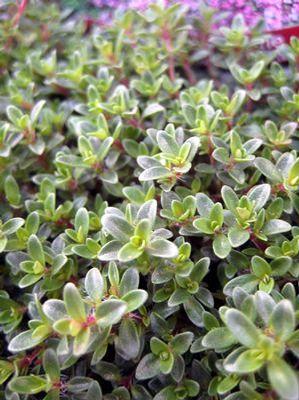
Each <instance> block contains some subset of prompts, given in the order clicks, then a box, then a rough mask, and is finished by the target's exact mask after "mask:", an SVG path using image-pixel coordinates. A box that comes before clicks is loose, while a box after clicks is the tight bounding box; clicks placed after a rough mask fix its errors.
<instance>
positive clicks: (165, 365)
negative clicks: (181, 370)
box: [160, 353, 174, 375]
mask: <svg viewBox="0 0 299 400" xmlns="http://www.w3.org/2000/svg"><path fill="white" fill-rule="evenodd" d="M173 365H174V356H173V354H172V353H168V358H167V359H165V360H161V359H160V370H161V372H162V373H163V374H165V375H167V374H170V372H171V370H172V368H173Z"/></svg>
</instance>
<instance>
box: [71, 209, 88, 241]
mask: <svg viewBox="0 0 299 400" xmlns="http://www.w3.org/2000/svg"><path fill="white" fill-rule="evenodd" d="M74 226H75V231H76V232H79V231H80V232H81V234H82V235H83V237H86V236H87V234H88V230H89V215H88V211H87V210H86V208H83V207H82V208H79V210H78V211H77V212H76V216H75V225H74Z"/></svg>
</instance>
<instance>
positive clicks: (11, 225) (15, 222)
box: [1, 218, 25, 235]
mask: <svg viewBox="0 0 299 400" xmlns="http://www.w3.org/2000/svg"><path fill="white" fill-rule="evenodd" d="M24 222H25V221H24V220H23V218H11V219H10V220H8V221H7V222H5V223H4V224H3V226H2V229H1V230H2V232H3V233H4V234H5V235H12V234H13V233H15V232H16V231H17V230H18V229H19V228H20V227H21V226H22V225H24Z"/></svg>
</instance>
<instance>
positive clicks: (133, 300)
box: [121, 289, 148, 313]
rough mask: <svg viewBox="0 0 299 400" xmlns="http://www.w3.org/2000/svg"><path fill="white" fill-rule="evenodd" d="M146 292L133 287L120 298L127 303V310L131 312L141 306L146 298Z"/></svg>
mask: <svg viewBox="0 0 299 400" xmlns="http://www.w3.org/2000/svg"><path fill="white" fill-rule="evenodd" d="M147 298H148V294H147V292H146V291H145V290H142V289H135V290H131V291H130V292H128V293H126V294H125V295H124V296H123V297H122V298H121V299H122V301H125V302H126V303H127V312H128V313H129V312H132V311H134V310H137V309H138V308H139V307H141V306H142V305H143V304H144V303H145V302H146V300H147Z"/></svg>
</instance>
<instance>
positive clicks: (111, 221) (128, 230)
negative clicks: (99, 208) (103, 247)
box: [102, 214, 134, 242]
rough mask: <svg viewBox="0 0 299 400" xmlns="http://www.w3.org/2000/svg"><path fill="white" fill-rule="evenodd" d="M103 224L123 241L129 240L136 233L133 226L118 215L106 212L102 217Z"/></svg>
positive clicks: (109, 231) (112, 234)
mask: <svg viewBox="0 0 299 400" xmlns="http://www.w3.org/2000/svg"><path fill="white" fill-rule="evenodd" d="M102 225H103V227H104V229H105V230H106V231H107V232H108V233H109V234H110V235H111V236H113V237H114V238H115V239H117V240H120V241H123V242H128V241H129V240H130V237H131V236H133V234H134V230H133V228H132V226H131V225H130V224H129V223H128V222H127V221H126V220H125V219H124V218H121V217H120V216H118V215H114V214H105V215H104V216H103V217H102Z"/></svg>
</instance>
